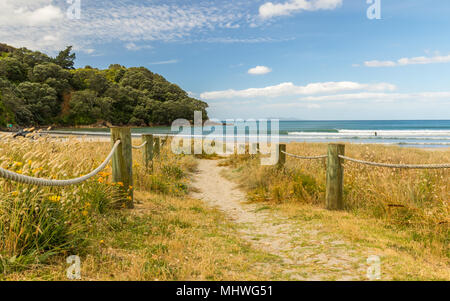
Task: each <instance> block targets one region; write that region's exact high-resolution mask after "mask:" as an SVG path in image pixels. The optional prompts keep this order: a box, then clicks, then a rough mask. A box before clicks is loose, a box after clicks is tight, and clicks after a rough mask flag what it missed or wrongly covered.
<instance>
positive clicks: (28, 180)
mask: <svg viewBox="0 0 450 301" xmlns="http://www.w3.org/2000/svg"><path fill="white" fill-rule="evenodd" d="M119 144H120V140H117V141H116V143H115V144H114V146H113V148H112V149H111V152H110V153H109V155H108V157H106V159H105V161H103V163H102V164H100V166H99V167H97V168H96V169H94V170H93V171H92V172H90V173H89V174H87V175H85V176H82V177H79V178H75V179H70V180H48V179H40V178H35V177H30V176H25V175H21V174H18V173H15V172H12V171H9V170H6V169H3V168H0V177H2V178H5V179H8V180H12V181H15V182H19V183H24V184H32V185H37V186H69V185H75V184H79V183H81V182H84V181H86V180H88V179H90V178H92V177H93V176H95V175H97V174H98V173H99V172H100V171H102V170H103V169H104V168H105V167H106V165H107V164H108V162H109V161H110V160H111V158H112V156H113V155H114V153H115V151H116V150H117V147H118V146H119Z"/></svg>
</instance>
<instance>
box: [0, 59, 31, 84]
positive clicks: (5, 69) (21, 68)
mask: <svg viewBox="0 0 450 301" xmlns="http://www.w3.org/2000/svg"><path fill="white" fill-rule="evenodd" d="M26 74H27V71H26V67H25V65H24V64H22V63H21V62H20V61H19V60H18V59H16V58H14V57H5V58H1V59H0V76H3V77H5V78H7V79H9V80H10V81H13V82H20V81H24V80H26V79H27V76H26Z"/></svg>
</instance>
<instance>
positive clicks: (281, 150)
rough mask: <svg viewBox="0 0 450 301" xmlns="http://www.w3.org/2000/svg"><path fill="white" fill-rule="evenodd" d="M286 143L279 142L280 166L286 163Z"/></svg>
mask: <svg viewBox="0 0 450 301" xmlns="http://www.w3.org/2000/svg"><path fill="white" fill-rule="evenodd" d="M285 152H286V144H278V166H279V167H283V166H284V164H285V163H286V154H285Z"/></svg>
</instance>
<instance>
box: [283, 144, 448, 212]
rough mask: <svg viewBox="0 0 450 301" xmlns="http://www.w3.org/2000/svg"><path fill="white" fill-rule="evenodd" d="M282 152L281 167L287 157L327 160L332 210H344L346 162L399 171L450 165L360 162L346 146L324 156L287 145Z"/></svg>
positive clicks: (331, 148)
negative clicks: (304, 153) (292, 149)
mask: <svg viewBox="0 0 450 301" xmlns="http://www.w3.org/2000/svg"><path fill="white" fill-rule="evenodd" d="M278 150H279V152H280V158H279V162H278V164H279V166H283V165H284V164H285V163H286V156H289V157H292V158H297V159H305V160H308V159H324V158H327V166H326V169H327V171H326V179H327V182H326V206H327V208H328V209H330V210H340V209H344V165H343V163H344V162H345V161H344V160H346V161H349V162H353V163H357V164H364V165H369V166H374V167H386V168H398V169H446V168H450V164H447V163H444V164H392V163H377V162H371V161H364V160H359V159H355V158H351V157H347V156H345V145H344V144H329V145H328V154H327V155H323V156H299V155H295V154H290V153H288V152H286V144H279V146H278Z"/></svg>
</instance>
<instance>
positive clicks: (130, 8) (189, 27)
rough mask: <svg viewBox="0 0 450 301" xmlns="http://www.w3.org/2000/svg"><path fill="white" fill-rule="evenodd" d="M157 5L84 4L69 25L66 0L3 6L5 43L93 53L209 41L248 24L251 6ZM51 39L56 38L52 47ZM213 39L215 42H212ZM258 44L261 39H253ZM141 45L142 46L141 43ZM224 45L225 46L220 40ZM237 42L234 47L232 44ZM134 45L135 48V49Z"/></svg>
mask: <svg viewBox="0 0 450 301" xmlns="http://www.w3.org/2000/svg"><path fill="white" fill-rule="evenodd" d="M160 3H161V4H156V3H155V1H150V0H146V1H142V2H141V1H139V2H137V1H132V0H121V1H109V0H97V1H91V2H89V1H83V2H82V6H81V19H79V20H76V19H75V20H69V19H68V18H67V16H66V14H65V12H66V10H67V9H68V7H69V4H67V3H66V1H62V0H53V1H52V0H33V1H31V0H1V1H0V41H2V42H4V43H7V44H10V45H12V46H16V47H28V48H30V49H33V50H41V51H49V52H52V51H56V50H61V49H62V48H64V47H65V46H67V45H73V46H74V49H83V48H93V45H95V44H99V43H110V42H116V41H120V42H124V45H126V44H130V45H129V48H132V49H133V48H139V47H141V49H142V47H145V48H147V46H139V45H140V44H144V45H145V44H146V42H147V44H148V42H151V41H165V42H167V41H181V40H183V41H187V40H201V39H205V37H206V35H205V33H208V32H211V31H214V30H215V29H224V30H229V31H231V30H234V28H238V27H240V26H241V25H242V24H246V23H247V22H248V20H247V14H244V13H242V11H243V10H245V9H246V8H245V7H242V6H248V5H249V4H248V3H246V2H243V4H241V5H236V3H234V2H233V3H229V2H221V1H214V2H211V3H210V2H206V1H204V2H201V3H192V4H189V5H187V4H178V3H174V2H170V3H169V4H165V3H163V2H160ZM45 36H53V37H56V38H57V39H54V40H53V41H52V42H51V41H50V40H48V39H47V40H45V39H44V37H45ZM208 38H211V37H208ZM253 40H254V41H255V42H258V39H257V38H255V39H253ZM138 42H140V43H138ZM218 42H221V41H220V40H219V41H218ZM231 42H234V41H231ZM131 43H134V45H135V47H133V44H131Z"/></svg>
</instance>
